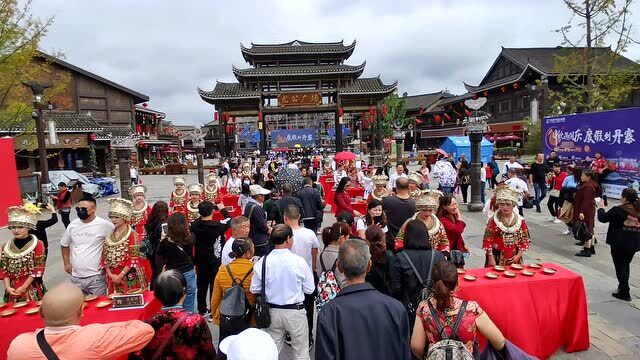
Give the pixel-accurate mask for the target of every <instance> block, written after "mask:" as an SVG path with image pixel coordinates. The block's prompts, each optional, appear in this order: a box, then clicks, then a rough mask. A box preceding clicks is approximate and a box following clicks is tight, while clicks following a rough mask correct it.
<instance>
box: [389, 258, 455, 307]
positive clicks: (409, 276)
mask: <svg viewBox="0 0 640 360" xmlns="http://www.w3.org/2000/svg"><path fill="white" fill-rule="evenodd" d="M403 252H404V253H406V254H407V255H409V258H410V259H411V261H412V262H413V265H414V266H415V267H416V269H417V270H418V273H420V276H421V277H422V280H423V281H427V278H428V275H429V261H430V260H431V250H414V249H409V250H407V249H405V250H403V251H401V252H399V253H398V254H396V256H395V257H394V258H393V262H392V263H391V269H390V271H389V277H390V279H391V294H392V295H393V297H395V298H396V299H398V300H400V301H402V302H403V303H405V304H406V303H407V302H411V303H412V304H413V305H414V306H415V305H417V304H418V301H417V299H418V295H420V291H422V288H423V286H422V284H421V283H420V281H418V278H417V277H416V275H415V274H414V272H413V269H411V265H409V262H408V261H407V259H406V258H405V257H404V255H403V254H402V253H403ZM442 260H445V257H444V255H442V253H441V252H440V251H437V250H435V252H434V254H433V264H434V265H435V264H437V263H439V262H440V261H442Z"/></svg>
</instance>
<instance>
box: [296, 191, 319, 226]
mask: <svg viewBox="0 0 640 360" xmlns="http://www.w3.org/2000/svg"><path fill="white" fill-rule="evenodd" d="M297 196H298V199H300V202H301V203H302V211H303V212H304V216H303V217H302V219H305V218H307V219H308V220H315V219H316V211H324V204H323V203H322V198H321V197H320V193H319V192H318V191H317V190H316V189H314V188H313V187H311V186H305V187H303V188H302V190H300V191H298V194H297Z"/></svg>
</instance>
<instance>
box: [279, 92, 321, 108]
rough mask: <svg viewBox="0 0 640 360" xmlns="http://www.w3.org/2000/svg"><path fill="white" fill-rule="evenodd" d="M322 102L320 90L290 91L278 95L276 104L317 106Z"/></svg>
mask: <svg viewBox="0 0 640 360" xmlns="http://www.w3.org/2000/svg"><path fill="white" fill-rule="evenodd" d="M320 104H322V94H320V92H305V93H290V94H280V95H278V105H279V106H283V107H289V106H318V105H320Z"/></svg>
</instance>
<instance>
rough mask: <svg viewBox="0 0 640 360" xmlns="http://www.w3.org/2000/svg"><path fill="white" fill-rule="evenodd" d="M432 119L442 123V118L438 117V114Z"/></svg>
mask: <svg viewBox="0 0 640 360" xmlns="http://www.w3.org/2000/svg"><path fill="white" fill-rule="evenodd" d="M433 119H434V120H435V121H436V122H437V123H440V122H442V117H441V116H440V115H438V114H436V116H434V117H433Z"/></svg>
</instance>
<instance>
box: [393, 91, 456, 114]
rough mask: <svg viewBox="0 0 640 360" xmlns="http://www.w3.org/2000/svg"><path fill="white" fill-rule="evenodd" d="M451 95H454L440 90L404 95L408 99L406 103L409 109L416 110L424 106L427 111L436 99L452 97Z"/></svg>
mask: <svg viewBox="0 0 640 360" xmlns="http://www.w3.org/2000/svg"><path fill="white" fill-rule="evenodd" d="M451 96H453V95H451V94H449V93H448V92H446V91H438V92H435V93H429V94H421V95H411V96H406V97H403V99H405V100H406V101H407V103H406V109H407V111H416V110H418V109H420V107H422V108H423V109H424V110H425V111H427V109H428V108H429V107H430V106H431V105H433V103H435V102H436V101H438V100H440V99H442V98H446V97H451Z"/></svg>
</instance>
